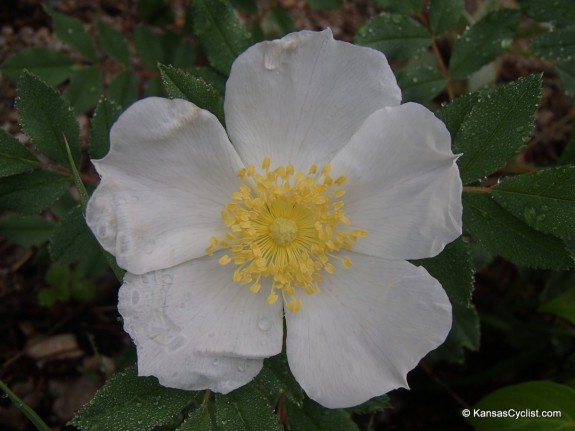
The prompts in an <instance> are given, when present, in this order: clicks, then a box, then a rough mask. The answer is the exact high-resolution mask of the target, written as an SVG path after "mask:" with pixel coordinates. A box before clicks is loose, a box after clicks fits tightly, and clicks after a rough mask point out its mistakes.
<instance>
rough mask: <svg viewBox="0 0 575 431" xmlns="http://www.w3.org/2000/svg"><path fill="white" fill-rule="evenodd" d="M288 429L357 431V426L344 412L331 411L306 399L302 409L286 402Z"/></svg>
mask: <svg viewBox="0 0 575 431" xmlns="http://www.w3.org/2000/svg"><path fill="white" fill-rule="evenodd" d="M286 404H287V410H288V421H289V422H288V423H289V427H290V428H289V429H292V430H294V431H295V430H305V431H333V430H338V431H357V430H358V427H357V425H356V424H355V423H354V422H353V421H352V420H351V417H350V414H349V413H348V412H346V411H345V410H331V409H327V408H325V407H322V406H320V405H319V404H318V403H316V402H314V401H312V400H310V399H309V398H306V400H305V401H304V404H303V407H298V406H296V405H294V404H292V403H291V402H289V401H287V402H286Z"/></svg>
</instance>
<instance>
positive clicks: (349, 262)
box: [341, 257, 351, 269]
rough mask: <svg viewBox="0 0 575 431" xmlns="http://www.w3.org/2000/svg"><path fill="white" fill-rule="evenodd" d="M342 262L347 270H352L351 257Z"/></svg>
mask: <svg viewBox="0 0 575 431" xmlns="http://www.w3.org/2000/svg"><path fill="white" fill-rule="evenodd" d="M341 262H342V263H343V266H345V267H346V268H347V269H350V268H351V259H350V258H349V257H344V258H343V260H342V261H341Z"/></svg>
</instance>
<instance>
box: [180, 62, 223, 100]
mask: <svg viewBox="0 0 575 431" xmlns="http://www.w3.org/2000/svg"><path fill="white" fill-rule="evenodd" d="M188 72H189V73H190V74H192V75H193V76H195V77H196V78H201V79H203V80H204V81H205V82H207V83H208V84H210V85H211V86H212V87H214V88H215V89H216V91H217V92H218V93H220V94H221V95H222V97H223V96H224V95H225V94H226V77H225V76H224V75H222V74H221V73H219V72H216V71H215V70H214V69H212V68H211V67H193V68H191V69H190V70H189V71H188Z"/></svg>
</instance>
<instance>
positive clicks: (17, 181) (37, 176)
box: [0, 170, 70, 214]
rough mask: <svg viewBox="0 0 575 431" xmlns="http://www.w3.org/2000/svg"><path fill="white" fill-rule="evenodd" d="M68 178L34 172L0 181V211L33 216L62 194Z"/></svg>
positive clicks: (65, 188)
mask: <svg viewBox="0 0 575 431" xmlns="http://www.w3.org/2000/svg"><path fill="white" fill-rule="evenodd" d="M69 185H70V178H68V177H65V176H63V175H60V174H56V173H54V172H49V171H41V170H36V171H33V172H30V173H26V174H19V175H12V176H11V177H6V178H2V179H1V180H0V211H15V212H18V213H21V214H35V213H38V212H40V211H41V210H43V209H44V208H47V207H49V206H50V205H51V204H52V203H53V202H54V201H55V200H56V199H58V198H59V197H60V196H62V195H63V194H64V192H65V191H66V190H67V189H68V187H69Z"/></svg>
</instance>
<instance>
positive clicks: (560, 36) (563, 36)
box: [531, 26, 575, 61]
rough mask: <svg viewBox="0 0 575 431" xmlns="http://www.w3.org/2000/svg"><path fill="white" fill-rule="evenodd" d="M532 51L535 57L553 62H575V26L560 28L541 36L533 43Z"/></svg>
mask: <svg viewBox="0 0 575 431" xmlns="http://www.w3.org/2000/svg"><path fill="white" fill-rule="evenodd" d="M531 50H532V51H533V53H534V54H535V55H537V56H539V57H543V58H548V59H551V60H559V61H569V60H573V57H575V26H570V27H565V28H560V29H557V30H553V31H550V32H549V33H545V34H543V35H541V36H539V37H538V38H537V39H535V40H534V41H533V42H532V43H531Z"/></svg>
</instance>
